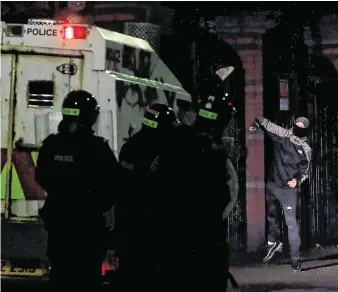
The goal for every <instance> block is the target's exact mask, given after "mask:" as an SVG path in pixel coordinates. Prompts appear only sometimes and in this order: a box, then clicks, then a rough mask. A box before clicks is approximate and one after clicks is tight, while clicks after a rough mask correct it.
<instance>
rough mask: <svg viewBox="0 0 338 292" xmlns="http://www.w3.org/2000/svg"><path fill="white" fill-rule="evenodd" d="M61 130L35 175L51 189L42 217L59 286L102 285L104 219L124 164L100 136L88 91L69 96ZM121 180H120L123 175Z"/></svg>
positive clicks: (42, 153)
mask: <svg viewBox="0 0 338 292" xmlns="http://www.w3.org/2000/svg"><path fill="white" fill-rule="evenodd" d="M62 112H63V120H62V121H61V122H60V124H59V127H58V133H57V134H55V135H54V134H53V135H50V136H48V137H47V138H46V139H45V140H44V141H43V145H42V147H41V149H40V152H39V157H38V161H37V167H36V171H35V178H36V180H37V182H38V183H39V184H40V185H41V186H42V187H43V189H44V190H45V191H46V193H47V198H46V202H45V205H44V207H43V209H42V210H41V214H40V215H41V217H42V219H43V221H44V224H45V229H46V230H47V231H48V246H47V255H48V258H49V261H50V265H51V273H50V281H51V284H52V285H53V286H54V287H58V288H63V287H65V288H69V287H79V286H81V285H82V286H83V287H85V288H87V287H97V286H98V285H99V284H100V281H101V278H100V276H101V264H102V260H103V258H104V255H105V254H104V253H105V250H104V244H103V242H102V236H103V229H104V222H103V221H104V220H103V219H104V218H103V216H102V213H103V212H105V211H107V210H108V209H110V208H111V207H112V205H113V203H114V200H115V197H114V193H113V192H112V188H111V180H112V178H113V177H115V178H116V177H117V174H118V163H117V160H116V158H115V156H114V154H113V152H112V151H111V149H110V147H109V145H108V143H107V142H106V141H105V140H104V139H103V138H101V137H97V136H95V135H94V131H93V130H92V126H93V125H94V123H95V122H96V120H97V117H98V114H99V106H98V104H97V101H96V100H95V98H94V97H93V96H92V95H91V94H90V93H88V92H86V91H83V90H74V91H72V92H70V93H69V94H68V95H67V96H66V98H65V99H64V102H63V106H62ZM117 181H118V180H117Z"/></svg>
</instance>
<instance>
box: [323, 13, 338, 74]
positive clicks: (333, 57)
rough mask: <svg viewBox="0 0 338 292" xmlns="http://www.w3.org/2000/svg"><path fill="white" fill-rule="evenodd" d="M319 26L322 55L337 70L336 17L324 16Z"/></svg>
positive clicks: (337, 28)
mask: <svg viewBox="0 0 338 292" xmlns="http://www.w3.org/2000/svg"><path fill="white" fill-rule="evenodd" d="M319 25H320V33H321V39H322V48H323V55H325V56H326V57H327V58H329V59H330V61H331V62H332V63H333V64H334V66H335V67H336V69H337V70H338V15H337V14H332V15H327V16H324V17H323V18H322V19H321V21H320V24H319Z"/></svg>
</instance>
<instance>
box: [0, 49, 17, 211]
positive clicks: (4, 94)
mask: <svg viewBox="0 0 338 292" xmlns="http://www.w3.org/2000/svg"><path fill="white" fill-rule="evenodd" d="M12 62H14V55H12V54H8V55H7V54H6V55H2V56H1V78H0V86H1V96H0V98H1V214H5V199H6V192H7V182H8V178H9V177H8V173H9V169H10V164H11V162H10V161H8V154H10V153H8V152H9V151H8V139H9V138H10V137H9V136H8V134H9V131H8V130H9V112H10V111H9V108H10V95H11V85H12V81H11V75H12V74H11V73H12V69H11V68H12ZM10 150H11V149H10Z"/></svg>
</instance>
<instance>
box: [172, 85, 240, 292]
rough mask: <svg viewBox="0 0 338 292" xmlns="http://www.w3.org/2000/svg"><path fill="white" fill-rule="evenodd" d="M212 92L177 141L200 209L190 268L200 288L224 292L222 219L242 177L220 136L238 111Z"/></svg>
mask: <svg viewBox="0 0 338 292" xmlns="http://www.w3.org/2000/svg"><path fill="white" fill-rule="evenodd" d="M207 93H208V92H207ZM212 93H214V95H209V94H203V93H202V96H201V100H200V101H199V108H198V112H197V118H196V120H195V122H194V123H193V125H192V126H191V127H188V126H185V125H182V126H180V127H178V128H177V130H176V132H177V134H178V138H176V139H177V140H178V141H180V144H181V145H182V146H181V149H180V150H181V151H180V152H179V153H180V155H181V157H182V158H181V159H185V160H186V161H189V163H188V164H187V165H185V167H186V168H188V169H182V168H181V170H182V171H184V172H186V173H190V181H188V182H186V190H188V192H189V193H193V194H194V196H195V197H194V198H192V200H194V201H192V202H193V203H192V204H193V205H194V208H195V209H196V210H199V212H196V214H195V216H194V221H192V223H191V225H192V226H193V228H192V229H194V230H195V234H196V235H197V234H198V233H199V234H200V236H196V235H195V236H194V238H195V240H196V242H195V243H193V242H191V243H190V244H194V245H195V246H196V247H197V248H196V250H197V252H196V253H195V255H194V256H193V257H192V260H191V265H190V266H189V269H190V271H191V273H192V274H195V283H194V284H195V285H196V287H203V288H207V287H208V288H213V289H215V290H217V291H225V290H226V287H227V278H228V277H227V275H228V255H227V253H228V250H227V244H226V242H225V240H226V221H225V220H224V219H226V217H227V216H228V215H229V213H230V211H231V209H232V207H233V205H234V204H235V202H236V200H237V195H238V179H237V175H236V173H235V170H234V167H233V165H232V163H231V162H230V160H229V159H228V155H227V152H226V150H225V148H224V145H223V141H222V134H223V132H224V129H225V128H226V126H227V125H228V123H229V121H230V119H231V118H232V116H233V114H234V113H235V112H236V109H235V108H234V106H233V104H232V101H231V100H230V98H229V96H228V94H224V95H220V94H219V93H218V92H217V91H216V92H212ZM215 93H216V94H215ZM202 198H203V199H202ZM229 203H230V204H231V206H232V207H230V208H229V207H228V206H229ZM192 215H194V214H192ZM196 265H198V266H199V269H196V268H195V266H196ZM201 267H207V268H205V269H204V268H201Z"/></svg>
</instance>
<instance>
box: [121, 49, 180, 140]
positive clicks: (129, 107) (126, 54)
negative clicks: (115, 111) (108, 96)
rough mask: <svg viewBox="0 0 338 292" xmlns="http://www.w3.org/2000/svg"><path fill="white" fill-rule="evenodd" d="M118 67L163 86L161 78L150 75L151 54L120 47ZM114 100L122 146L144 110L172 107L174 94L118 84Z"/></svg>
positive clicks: (137, 85) (151, 88)
mask: <svg viewBox="0 0 338 292" xmlns="http://www.w3.org/2000/svg"><path fill="white" fill-rule="evenodd" d="M122 68H123V69H124V72H127V73H128V74H129V75H133V76H135V77H138V78H142V79H152V80H155V81H158V82H162V83H164V82H165V81H164V80H163V77H162V76H158V77H157V76H156V77H155V76H154V74H153V71H152V68H153V66H152V54H151V52H148V51H144V50H139V49H136V48H132V47H129V46H124V47H123V52H122ZM116 92H117V95H116V99H117V104H118V108H119V112H120V113H123V115H122V114H121V115H120V126H119V131H120V139H119V142H118V143H119V145H122V144H123V143H124V142H125V141H126V140H128V139H129V138H130V137H131V136H132V135H133V134H134V133H135V132H137V131H138V130H139V129H140V127H141V117H142V116H143V114H144V110H145V108H146V107H148V106H149V105H151V104H153V103H162V104H167V105H168V106H170V107H174V105H175V101H176V94H175V92H169V91H167V90H160V89H156V88H153V87H150V86H146V85H139V84H134V83H129V84H128V83H126V82H121V81H118V82H117V84H116Z"/></svg>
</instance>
